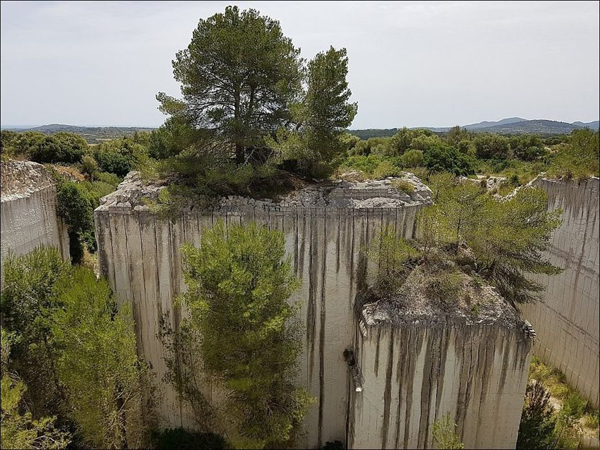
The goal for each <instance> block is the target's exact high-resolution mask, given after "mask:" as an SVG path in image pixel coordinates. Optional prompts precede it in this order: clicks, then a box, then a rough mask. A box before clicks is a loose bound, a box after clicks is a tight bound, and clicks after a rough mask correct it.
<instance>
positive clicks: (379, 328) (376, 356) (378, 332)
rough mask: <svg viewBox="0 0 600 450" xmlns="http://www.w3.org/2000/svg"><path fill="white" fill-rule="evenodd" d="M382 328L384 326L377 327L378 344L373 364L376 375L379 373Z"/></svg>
mask: <svg viewBox="0 0 600 450" xmlns="http://www.w3.org/2000/svg"><path fill="white" fill-rule="evenodd" d="M381 328H382V327H377V344H376V345H375V365H374V366H373V371H374V372H375V376H378V375H379V344H380V341H381Z"/></svg>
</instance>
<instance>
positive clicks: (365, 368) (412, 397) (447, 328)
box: [348, 320, 531, 449]
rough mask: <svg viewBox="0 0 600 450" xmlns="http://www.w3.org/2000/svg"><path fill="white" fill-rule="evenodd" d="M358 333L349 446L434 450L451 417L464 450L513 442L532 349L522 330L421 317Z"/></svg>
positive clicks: (511, 445)
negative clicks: (437, 428) (358, 380)
mask: <svg viewBox="0 0 600 450" xmlns="http://www.w3.org/2000/svg"><path fill="white" fill-rule="evenodd" d="M357 336H358V345H357V346H356V351H357V355H358V364H359V366H360V370H361V373H362V376H363V383H362V385H363V387H362V390H361V392H358V393H357V392H356V390H355V389H354V390H351V397H352V399H351V401H350V405H351V408H352V412H351V414H350V415H349V416H350V423H351V424H352V425H351V428H350V430H349V438H348V441H349V442H348V448H357V449H358V448H434V443H433V438H432V431H433V422H434V421H435V420H438V419H440V418H442V417H443V416H445V415H446V414H448V415H449V416H450V418H451V420H452V422H454V423H456V424H457V429H456V432H457V434H458V435H459V437H460V439H461V441H462V442H463V443H464V445H465V448H514V447H515V445H516V442H517V432H518V430H519V421H520V418H521V410H522V408H523V395H524V392H525V387H526V385H527V374H528V370H529V362H530V353H531V352H530V349H531V341H530V339H528V338H526V337H525V336H524V333H523V331H522V330H521V329H507V328H505V327H502V326H496V325H466V324H464V322H463V323H461V322H460V321H456V322H453V321H452V320H450V321H448V322H446V323H444V324H443V325H439V324H438V325H436V326H432V325H431V324H430V323H427V322H426V321H423V322H422V323H416V324H410V325H405V326H400V327H395V326H390V325H378V326H367V327H364V328H363V329H362V330H359V332H358V334H357Z"/></svg>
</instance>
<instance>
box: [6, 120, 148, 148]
mask: <svg viewBox="0 0 600 450" xmlns="http://www.w3.org/2000/svg"><path fill="white" fill-rule="evenodd" d="M5 129H7V130H10V129H11V128H5ZM154 129H155V128H150V127H80V126H76V125H63V124H59V123H53V124H49V125H42V126H40V127H33V128H16V127H15V128H14V131H37V132H40V133H45V134H54V133H58V132H59V131H67V132H69V133H75V134H78V135H80V136H82V137H83V138H84V139H85V140H87V141H88V143H90V144H98V143H100V142H102V141H108V140H111V139H115V138H120V137H123V136H131V135H133V134H134V133H135V132H140V131H152V130H154Z"/></svg>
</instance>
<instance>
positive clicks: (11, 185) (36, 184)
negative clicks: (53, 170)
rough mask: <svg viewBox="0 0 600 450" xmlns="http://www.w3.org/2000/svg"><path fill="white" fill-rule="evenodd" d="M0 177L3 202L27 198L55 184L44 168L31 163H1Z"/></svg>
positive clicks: (10, 161)
mask: <svg viewBox="0 0 600 450" xmlns="http://www.w3.org/2000/svg"><path fill="white" fill-rule="evenodd" d="M0 176H1V179H2V184H1V189H0V193H1V198H2V201H3V202H7V201H11V200H15V199H17V198H25V197H29V196H30V195H31V194H33V193H34V192H37V191H41V190H43V189H45V188H48V187H50V186H53V185H54V184H55V183H54V180H53V179H52V176H51V175H50V173H49V172H48V171H47V170H46V168H45V167H44V166H42V165H41V164H38V163H35V162H32V161H12V160H9V161H2V163H1V164H0Z"/></svg>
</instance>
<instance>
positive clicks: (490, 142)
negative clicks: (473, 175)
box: [473, 134, 511, 159]
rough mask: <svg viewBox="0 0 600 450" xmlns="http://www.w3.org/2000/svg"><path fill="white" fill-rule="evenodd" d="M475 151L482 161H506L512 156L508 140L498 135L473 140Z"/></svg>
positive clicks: (486, 135)
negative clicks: (494, 159) (491, 159)
mask: <svg viewBox="0 0 600 450" xmlns="http://www.w3.org/2000/svg"><path fill="white" fill-rule="evenodd" d="M473 144H474V145H475V151H476V154H477V157H478V158H481V159H490V158H496V159H506V158H509V157H510V156H511V155H510V145H509V143H508V139H507V138H506V137H504V136H500V135H497V134H482V135H479V136H477V137H476V138H475V139H474V140H473Z"/></svg>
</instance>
